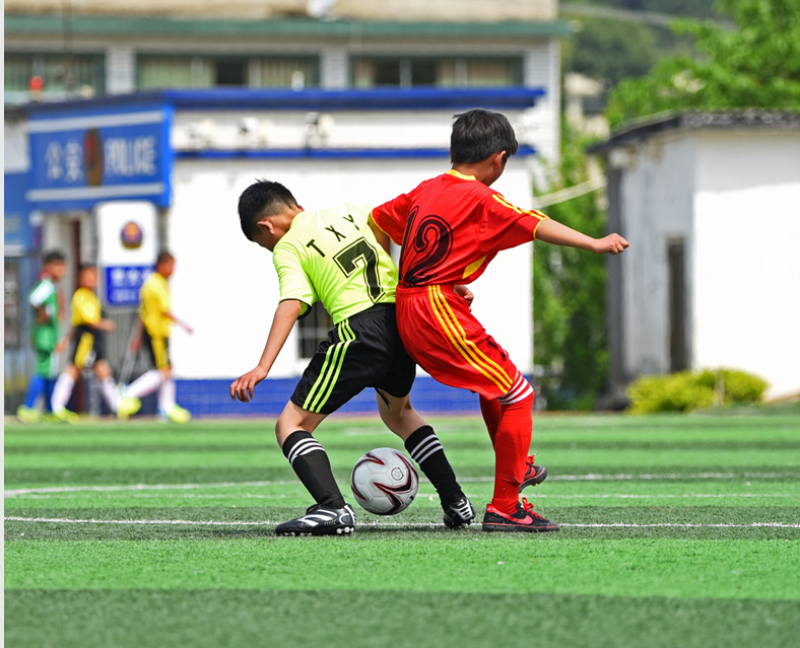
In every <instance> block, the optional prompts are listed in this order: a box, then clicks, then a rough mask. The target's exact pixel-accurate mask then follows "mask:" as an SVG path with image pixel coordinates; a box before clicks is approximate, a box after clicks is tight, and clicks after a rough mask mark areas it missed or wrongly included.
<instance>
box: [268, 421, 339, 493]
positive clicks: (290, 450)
mask: <svg viewBox="0 0 800 648" xmlns="http://www.w3.org/2000/svg"><path fill="white" fill-rule="evenodd" d="M282 450H283V454H284V455H286V458H287V459H288V460H289V463H290V464H292V469H293V470H294V471H295V473H297V476H298V477H299V478H300V481H301V482H303V486H305V487H306V489H307V490H308V492H309V493H311V496H312V497H313V498H314V499H315V500H316V501H317V504H324V505H325V506H330V507H332V508H337V509H338V508H342V507H343V506H344V497H342V491H340V490H339V486H338V485H337V484H336V479H335V478H334V477H333V471H332V470H331V462H330V460H329V459H328V453H327V452H325V448H323V447H322V444H321V443H320V442H319V441H317V440H316V439H315V438H314V437H313V436H312V435H311V434H309V433H308V432H306V431H305V430H297V431H296V432H292V433H291V434H290V435H289V436H288V437H287V438H286V440H285V441H284V442H283V448H282Z"/></svg>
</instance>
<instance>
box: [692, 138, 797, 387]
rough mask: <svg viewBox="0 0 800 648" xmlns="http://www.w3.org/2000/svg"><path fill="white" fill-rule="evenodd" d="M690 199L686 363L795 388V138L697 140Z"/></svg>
mask: <svg viewBox="0 0 800 648" xmlns="http://www.w3.org/2000/svg"><path fill="white" fill-rule="evenodd" d="M697 169H698V191H697V194H696V196H695V201H694V205H695V214H696V216H695V225H694V234H695V248H694V255H693V264H694V271H695V292H694V312H695V316H694V320H693V321H694V329H695V349H694V354H695V365H696V366H698V367H704V366H708V367H717V366H726V367H733V368H739V369H745V370H747V371H751V372H753V373H756V374H758V375H760V376H762V377H764V378H766V379H767V380H769V382H770V383H771V389H770V392H769V395H770V396H778V395H781V394H789V393H797V392H798V391H800V133H780V134H753V133H725V134H704V135H703V136H702V137H700V138H699V145H698V163H697Z"/></svg>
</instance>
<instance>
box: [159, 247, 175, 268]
mask: <svg viewBox="0 0 800 648" xmlns="http://www.w3.org/2000/svg"><path fill="white" fill-rule="evenodd" d="M174 260H175V257H174V256H173V254H172V253H171V252H167V251H166V250H161V252H159V253H158V256H157V257H156V265H161V264H162V263H166V262H167V261H174Z"/></svg>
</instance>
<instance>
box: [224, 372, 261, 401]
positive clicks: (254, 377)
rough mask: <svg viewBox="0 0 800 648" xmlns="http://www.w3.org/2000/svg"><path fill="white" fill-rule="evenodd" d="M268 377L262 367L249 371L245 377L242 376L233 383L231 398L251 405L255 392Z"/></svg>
mask: <svg viewBox="0 0 800 648" xmlns="http://www.w3.org/2000/svg"><path fill="white" fill-rule="evenodd" d="M266 377H267V372H266V370H264V369H263V368H262V367H261V366H260V365H259V366H258V367H256V368H255V369H253V370H252V371H248V372H247V373H246V374H244V375H243V376H240V377H239V378H237V379H236V380H234V381H233V382H232V383H231V390H230V391H231V398H232V399H233V400H236V399H237V398H238V399H239V400H240V401H242V402H243V403H249V402H250V399H251V398H253V391H254V390H255V387H256V385H257V384H258V383H260V382H261V381H262V380H264V378H266Z"/></svg>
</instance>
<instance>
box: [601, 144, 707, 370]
mask: <svg viewBox="0 0 800 648" xmlns="http://www.w3.org/2000/svg"><path fill="white" fill-rule="evenodd" d="M612 158H613V156H612ZM612 162H616V164H618V165H621V166H622V167H623V180H622V187H621V219H622V228H621V229H622V231H621V233H622V234H623V236H625V237H626V238H627V240H628V241H629V242H630V244H631V247H630V248H629V249H628V250H626V251H625V253H624V254H622V255H621V257H620V260H621V262H622V264H623V276H624V281H623V295H624V296H623V303H624V322H623V330H624V340H623V345H624V346H623V348H624V351H623V353H624V360H625V365H624V366H625V373H626V375H628V376H629V377H631V378H633V377H635V376H637V375H639V374H651V373H667V372H669V370H670V349H669V334H670V331H669V279H668V274H667V245H668V243H669V241H670V240H671V239H673V238H680V237H683V238H684V239H685V240H686V243H687V249H691V231H692V230H691V219H692V209H693V207H692V191H693V186H694V179H693V174H694V143H693V141H692V140H691V139H688V138H685V137H672V138H669V139H663V140H656V141H650V142H648V143H647V144H642V145H639V146H638V147H637V148H636V149H632V150H629V151H627V152H626V153H625V154H624V155H621V156H617V158H616V160H614V159H612ZM686 270H687V288H688V289H689V291H691V269H690V268H689V267H687V269H686ZM687 332H688V333H689V334H690V331H689V330H688V323H687ZM689 339H691V334H690V337H689Z"/></svg>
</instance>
